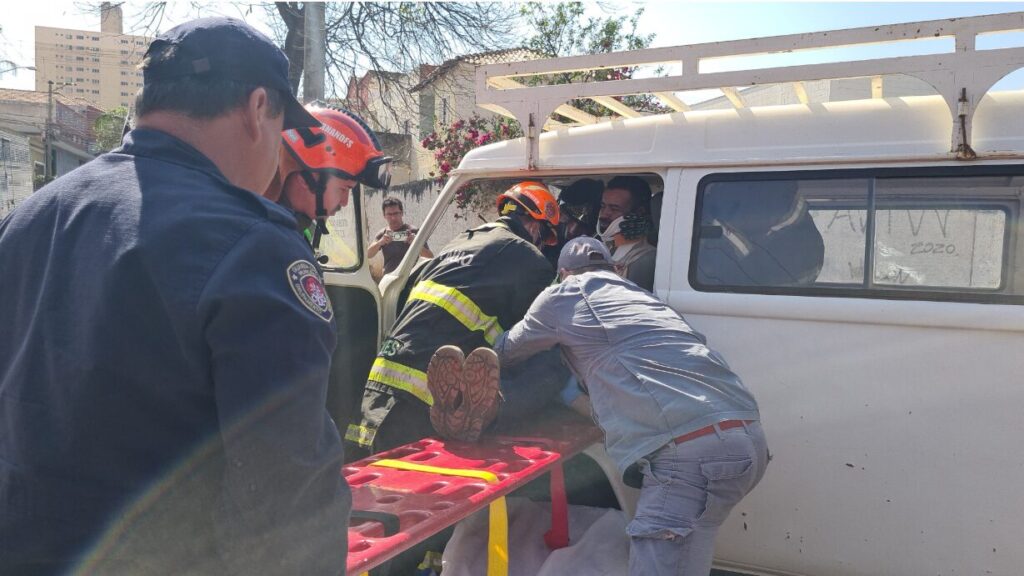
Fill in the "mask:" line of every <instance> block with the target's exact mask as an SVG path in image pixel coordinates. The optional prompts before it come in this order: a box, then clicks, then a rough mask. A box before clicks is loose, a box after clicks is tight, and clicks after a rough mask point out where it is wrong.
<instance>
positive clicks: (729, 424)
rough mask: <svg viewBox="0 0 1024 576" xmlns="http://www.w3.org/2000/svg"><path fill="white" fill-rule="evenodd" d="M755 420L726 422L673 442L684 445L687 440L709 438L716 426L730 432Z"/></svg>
mask: <svg viewBox="0 0 1024 576" xmlns="http://www.w3.org/2000/svg"><path fill="white" fill-rule="evenodd" d="M752 422H753V420H724V421H722V422H719V423H718V424H715V425H713V426H705V427H703V428H701V429H699V430H694V431H693V432H690V433H689V434H683V435H682V436H678V437H676V439H675V440H673V442H675V443H676V444H682V443H683V442H686V441H687V440H693V439H694V438H700V437H701V436H707V435H708V434H711V433H713V432H714V431H715V426H718V428H719V430H729V429H730V428H739V427H740V426H744V425H746V424H750V423H752Z"/></svg>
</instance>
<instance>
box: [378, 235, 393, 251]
mask: <svg viewBox="0 0 1024 576" xmlns="http://www.w3.org/2000/svg"><path fill="white" fill-rule="evenodd" d="M388 244H391V235H390V234H384V235H383V236H381V237H380V240H377V246H380V247H382V248H383V247H384V246H387V245H388Z"/></svg>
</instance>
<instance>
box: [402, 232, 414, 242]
mask: <svg viewBox="0 0 1024 576" xmlns="http://www.w3.org/2000/svg"><path fill="white" fill-rule="evenodd" d="M415 239H416V233H415V232H409V236H408V237H407V238H406V239H405V242H406V243H407V244H412V241H413V240H415Z"/></svg>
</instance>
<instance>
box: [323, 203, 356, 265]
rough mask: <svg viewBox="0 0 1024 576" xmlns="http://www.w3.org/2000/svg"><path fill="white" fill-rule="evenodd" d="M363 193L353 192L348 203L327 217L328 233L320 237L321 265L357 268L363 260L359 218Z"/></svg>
mask: <svg viewBox="0 0 1024 576" xmlns="http://www.w3.org/2000/svg"><path fill="white" fill-rule="evenodd" d="M361 201H362V194H358V193H354V192H353V193H352V194H351V195H350V196H349V201H348V203H347V204H345V205H344V206H342V207H341V208H340V209H339V210H338V211H337V212H336V213H335V214H334V215H333V216H331V217H330V218H328V219H327V230H328V233H327V234H325V235H324V236H323V237H321V238H320V254H321V257H326V261H321V265H322V266H323V268H324V269H327V270H357V269H358V268H359V267H360V266H361V265H362V262H363V250H364V248H363V246H362V233H361V232H362V231H361V228H360V226H359V222H360V220H359V218H360V213H361V211H362V208H361V206H360V204H361Z"/></svg>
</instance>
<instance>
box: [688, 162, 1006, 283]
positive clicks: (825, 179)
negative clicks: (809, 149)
mask: <svg viewBox="0 0 1024 576" xmlns="http://www.w3.org/2000/svg"><path fill="white" fill-rule="evenodd" d="M1007 168H1008V167H999V168H998V169H996V170H995V171H996V172H999V173H993V174H985V173H981V174H979V173H978V172H979V171H978V170H971V169H966V170H965V169H959V170H950V169H940V170H935V169H933V170H932V171H931V172H932V174H929V173H928V172H925V173H923V174H922V173H921V172H922V171H921V170H918V171H917V173H913V172H910V171H909V169H908V170H902V171H901V170H886V171H883V172H876V173H868V172H865V171H834V172H817V173H808V172H801V173H777V172H776V173H770V174H760V175H751V174H743V175H737V174H729V175H714V176H708V177H706V178H705V179H704V180H702V181H701V184H700V186H699V189H698V195H697V222H696V226H695V228H694V230H695V231H694V238H693V251H692V254H691V264H690V283H691V284H692V285H693V286H694V288H696V289H697V290H703V291H729V292H748V293H769V294H772V293H782V294H797V295H811V296H813V295H825V296H851V297H881V298H915V299H929V300H967V301H978V302H1000V303H1006V302H1022V301H1024V299H1021V298H1020V295H1022V294H1024V287H1022V284H1024V278H1022V277H1021V275H1020V274H1017V273H1016V271H1017V270H1018V269H1020V268H1021V266H1018V265H1015V264H1014V262H1013V258H1014V254H1016V253H1019V252H1020V250H1016V249H1014V247H1015V246H1016V243H1017V242H1018V241H1019V240H1018V238H1017V229H1018V225H1017V222H1018V221H1019V217H1020V199H1021V196H1022V193H1024V169H1022V168H1020V167H1012V168H1013V169H1014V170H1016V171H1019V172H1021V174H1016V173H1012V172H1011V171H1008V170H1007ZM990 170H991V169H990ZM935 172H938V173H937V174H935ZM1007 172H1008V173H1007ZM1015 274H1016V275H1017V278H1015V277H1014V276H1015Z"/></svg>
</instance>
